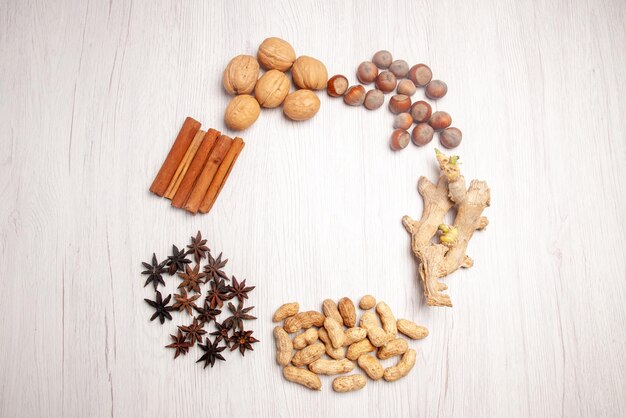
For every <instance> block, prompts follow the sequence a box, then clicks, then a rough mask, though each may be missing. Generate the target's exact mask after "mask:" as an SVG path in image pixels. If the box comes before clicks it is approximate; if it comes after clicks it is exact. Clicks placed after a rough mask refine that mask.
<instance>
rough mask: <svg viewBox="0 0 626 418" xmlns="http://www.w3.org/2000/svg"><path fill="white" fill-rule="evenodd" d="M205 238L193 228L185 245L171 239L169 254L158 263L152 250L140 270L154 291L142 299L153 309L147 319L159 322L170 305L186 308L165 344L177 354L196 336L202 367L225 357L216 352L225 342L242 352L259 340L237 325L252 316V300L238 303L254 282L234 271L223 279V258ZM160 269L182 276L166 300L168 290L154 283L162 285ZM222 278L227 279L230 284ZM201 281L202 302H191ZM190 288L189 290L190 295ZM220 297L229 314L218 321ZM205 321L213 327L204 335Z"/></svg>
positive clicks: (166, 315) (198, 293)
mask: <svg viewBox="0 0 626 418" xmlns="http://www.w3.org/2000/svg"><path fill="white" fill-rule="evenodd" d="M206 242H207V241H206V240H205V239H202V234H201V233H200V231H198V234H197V235H196V236H195V237H191V244H190V245H188V246H187V250H185V249H184V248H183V249H182V250H179V249H178V247H177V246H175V245H173V246H172V255H170V256H168V257H167V260H164V261H162V262H161V263H159V262H158V261H157V258H156V255H155V254H152V263H142V264H143V266H144V267H145V268H146V270H145V271H143V272H142V274H145V275H148V279H147V280H146V283H145V284H144V287H146V286H147V285H148V284H150V283H152V285H153V286H154V290H155V292H156V298H155V300H150V299H144V300H145V301H146V302H147V303H148V304H149V305H150V306H151V307H152V308H154V310H155V312H154V314H153V315H152V317H151V318H150V320H151V321H153V320H155V319H156V318H159V320H160V321H161V324H163V323H164V322H165V320H166V319H168V320H170V321H171V320H172V315H171V314H170V312H172V311H180V312H182V313H183V315H184V314H185V313H186V314H187V315H189V317H191V318H192V322H191V323H190V324H189V325H179V326H178V333H177V334H176V335H170V337H171V338H172V340H173V342H172V343H171V344H169V345H167V346H166V347H167V348H171V349H174V350H176V352H175V354H174V358H177V357H178V356H179V355H181V354H183V355H185V354H187V353H188V352H189V349H190V348H191V347H193V346H194V345H195V344H196V342H197V343H198V347H200V349H201V350H202V351H203V352H204V354H203V356H202V357H200V359H199V360H198V361H197V362H201V361H204V367H205V368H206V366H208V365H211V367H213V366H214V365H215V361H216V360H222V361H225V358H224V356H223V355H222V354H221V353H222V351H224V350H225V349H226V348H227V347H228V348H230V351H234V350H236V349H239V352H240V353H241V355H242V356H243V355H244V354H245V352H246V350H253V348H252V344H254V343H256V342H258V341H259V340H257V339H256V338H254V337H253V336H252V333H253V332H252V331H247V330H244V326H243V324H244V321H246V320H250V319H256V317H254V316H252V315H250V314H249V313H248V312H250V311H251V310H252V309H253V308H254V306H249V307H244V300H245V299H248V293H249V292H250V291H252V289H254V288H255V286H246V281H245V280H243V281H241V282H239V281H238V280H237V278H235V276H232V280H231V279H229V278H228V276H227V275H226V273H224V271H223V268H224V267H225V266H226V263H227V262H228V259H226V260H222V254H221V253H220V255H219V256H218V257H217V258H214V257H213V255H212V254H211V250H210V249H209V247H207V245H206ZM189 255H193V258H194V260H195V266H194V267H193V268H192V267H191V264H192V262H191V260H190V259H189V258H187V256H189ZM205 259H206V265H205V266H204V268H203V272H200V267H201V266H200V264H201V263H202V261H203V260H205ZM166 273H167V274H169V275H170V276H173V275H174V274H177V275H178V277H179V278H180V279H181V280H182V281H181V282H180V284H179V285H178V289H180V293H175V294H174V303H173V304H172V305H170V299H171V298H172V295H168V296H167V297H166V298H163V296H162V295H161V292H159V290H158V286H159V285H162V286H165V280H163V275H165V274H166ZM226 282H230V284H227V283H226ZM203 284H207V285H208V289H207V290H206V294H205V298H204V303H202V306H197V305H196V301H197V300H198V299H199V298H200V297H201V296H202V288H201V287H202V285H203ZM188 292H189V293H188ZM192 292H193V293H195V294H194V295H192ZM235 299H237V306H235V305H234V304H233V303H232V302H230V301H231V300H233V301H234V300H235ZM224 302H228V304H227V306H228V310H229V311H230V313H231V315H230V316H229V317H227V318H226V319H224V320H223V321H222V322H218V321H217V319H218V316H219V315H220V314H221V313H222V311H221V309H222V308H223V306H224ZM198 304H199V302H198ZM194 312H195V315H194ZM211 322H213V325H214V327H215V331H214V332H211V333H209V335H206V334H207V330H206V329H205V327H209V325H210V324H211ZM205 335H206V336H205ZM211 335H212V336H214V339H213V341H211V338H210V336H211ZM203 342H204V344H203Z"/></svg>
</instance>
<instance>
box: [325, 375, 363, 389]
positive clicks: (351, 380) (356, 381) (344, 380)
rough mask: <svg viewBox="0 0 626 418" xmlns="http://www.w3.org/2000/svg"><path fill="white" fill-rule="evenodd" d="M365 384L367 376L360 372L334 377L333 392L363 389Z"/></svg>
mask: <svg viewBox="0 0 626 418" xmlns="http://www.w3.org/2000/svg"><path fill="white" fill-rule="evenodd" d="M366 384H367V378H366V377H365V376H363V375H362V374H353V375H350V376H341V377H336V378H335V380H333V390H334V391H335V392H341V393H342V392H352V391H354V390H359V389H363V388H364V387H365V385H366Z"/></svg>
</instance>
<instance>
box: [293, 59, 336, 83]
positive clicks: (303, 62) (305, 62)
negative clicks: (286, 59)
mask: <svg viewBox="0 0 626 418" xmlns="http://www.w3.org/2000/svg"><path fill="white" fill-rule="evenodd" d="M291 76H292V77H293V82H294V83H295V85H296V86H298V87H300V88H301V89H310V90H321V89H324V88H326V83H327V82H328V72H327V71H326V66H325V65H324V63H322V62H321V61H319V60H316V59H315V58H312V57H307V56H305V55H303V56H301V57H298V59H297V60H296V61H295V62H294V63H293V67H292V68H291Z"/></svg>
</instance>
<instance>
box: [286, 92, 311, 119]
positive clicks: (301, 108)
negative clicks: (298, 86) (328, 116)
mask: <svg viewBox="0 0 626 418" xmlns="http://www.w3.org/2000/svg"><path fill="white" fill-rule="evenodd" d="M319 108H320V99H319V98H318V97H317V95H316V94H315V93H313V92H312V91H311V90H304V89H303V90H297V91H294V92H293V93H291V94H290V95H289V96H287V98H285V103H284V105H283V113H284V114H285V116H287V117H288V118H289V119H291V120H296V121H301V120H307V119H311V118H312V117H313V116H315V114H316V113H317V111H318V110H319Z"/></svg>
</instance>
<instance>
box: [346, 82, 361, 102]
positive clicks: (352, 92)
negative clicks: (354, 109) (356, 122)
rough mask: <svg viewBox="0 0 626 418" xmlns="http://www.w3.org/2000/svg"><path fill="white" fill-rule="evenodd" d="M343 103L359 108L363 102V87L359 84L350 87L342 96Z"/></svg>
mask: <svg viewBox="0 0 626 418" xmlns="http://www.w3.org/2000/svg"><path fill="white" fill-rule="evenodd" d="M343 101H344V102H345V104H347V105H350V106H361V105H362V104H363V101H365V87H363V86H361V85H360V84H359V85H356V86H351V87H350V88H348V91H346V94H344V96H343Z"/></svg>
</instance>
